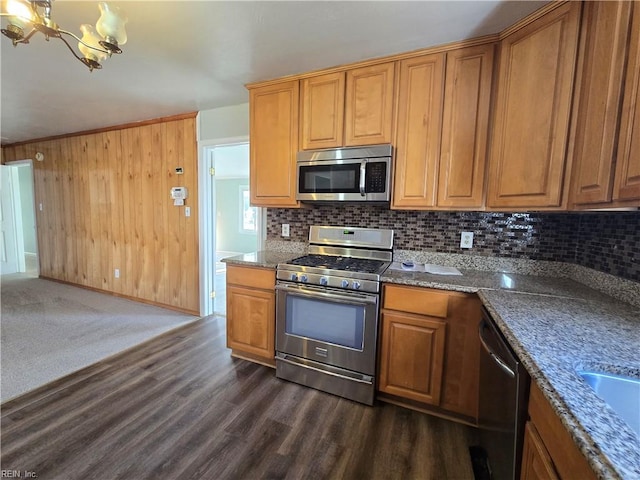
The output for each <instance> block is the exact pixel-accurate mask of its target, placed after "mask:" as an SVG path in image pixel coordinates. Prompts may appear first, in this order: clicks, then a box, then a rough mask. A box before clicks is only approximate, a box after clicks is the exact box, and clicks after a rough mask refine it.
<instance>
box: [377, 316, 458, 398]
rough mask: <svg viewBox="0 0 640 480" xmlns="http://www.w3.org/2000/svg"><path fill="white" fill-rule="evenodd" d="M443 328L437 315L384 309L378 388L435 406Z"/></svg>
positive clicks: (442, 360) (440, 363)
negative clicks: (420, 314)
mask: <svg viewBox="0 0 640 480" xmlns="http://www.w3.org/2000/svg"><path fill="white" fill-rule="evenodd" d="M445 330H446V322H444V321H442V320H438V319H437V318H432V317H425V316H419V315H412V314H408V313H406V314H405V313H399V312H394V311H388V310H387V311H385V310H383V312H382V340H381V344H380V381H379V389H380V390H381V391H383V392H386V393H389V394H392V395H398V396H401V397H405V398H409V399H411V400H416V401H418V402H423V403H428V404H432V405H438V404H439V403H440V391H441V384H442V369H443V362H444V344H445Z"/></svg>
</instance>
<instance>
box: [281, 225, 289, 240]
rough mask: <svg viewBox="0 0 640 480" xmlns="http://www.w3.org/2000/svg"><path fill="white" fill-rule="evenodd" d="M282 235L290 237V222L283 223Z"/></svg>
mask: <svg viewBox="0 0 640 480" xmlns="http://www.w3.org/2000/svg"><path fill="white" fill-rule="evenodd" d="M282 236H283V237H288V236H289V224H288V223H283V224H282Z"/></svg>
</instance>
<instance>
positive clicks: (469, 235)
mask: <svg viewBox="0 0 640 480" xmlns="http://www.w3.org/2000/svg"><path fill="white" fill-rule="evenodd" d="M471 247H473V232H462V233H461V234H460V248H471Z"/></svg>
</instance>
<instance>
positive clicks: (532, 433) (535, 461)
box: [520, 382, 596, 480]
mask: <svg viewBox="0 0 640 480" xmlns="http://www.w3.org/2000/svg"><path fill="white" fill-rule="evenodd" d="M574 478H580V479H582V480H595V478H596V475H595V473H594V472H593V470H592V469H591V467H590V466H589V463H588V462H587V459H586V458H585V457H584V455H582V453H581V452H580V450H578V447H577V446H576V444H575V443H574V441H573V439H572V438H571V435H570V434H569V432H568V431H567V430H566V428H565V427H564V425H563V424H562V421H561V420H560V418H558V416H557V415H556V413H555V412H554V410H553V408H552V407H551V405H550V404H549V402H548V401H547V399H546V398H544V395H543V394H542V391H541V390H540V388H539V387H538V386H537V385H536V384H535V382H532V383H531V392H530V394H529V421H528V422H527V424H526V427H525V432H524V446H523V451H522V469H521V473H520V480H536V479H561V480H562V479H564V480H570V479H574Z"/></svg>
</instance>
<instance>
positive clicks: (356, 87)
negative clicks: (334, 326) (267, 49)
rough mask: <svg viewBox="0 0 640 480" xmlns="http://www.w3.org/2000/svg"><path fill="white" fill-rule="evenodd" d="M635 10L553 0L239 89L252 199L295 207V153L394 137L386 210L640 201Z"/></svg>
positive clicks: (639, 13) (636, 6) (630, 5)
mask: <svg viewBox="0 0 640 480" xmlns="http://www.w3.org/2000/svg"><path fill="white" fill-rule="evenodd" d="M581 16H582V20H581ZM639 17H640V3H638V2H628V1H618V2H604V1H597V2H551V3H549V4H547V5H545V6H544V7H542V8H541V9H540V10H538V11H536V12H534V13H532V14H531V15H530V16H528V17H527V18H524V19H522V20H521V21H520V22H518V23H517V24H515V25H513V26H511V27H509V28H508V29H506V30H505V31H503V32H501V33H499V34H496V35H494V36H491V37H486V38H482V39H470V40H468V41H464V42H461V43H459V44H456V45H447V46H443V47H442V48H438V47H435V48H430V49H425V50H423V51H420V52H418V51H416V52H411V53H404V54H400V55H397V56H393V57H387V58H386V59H378V60H373V61H371V62H362V63H359V64H357V65H351V66H343V67H337V68H332V69H327V70H325V71H323V72H316V73H307V74H302V75H299V76H296V77H289V78H287V79H282V80H281V81H270V82H264V83H261V84H253V85H249V86H248V88H249V90H250V112H251V132H250V134H251V199H252V203H253V204H254V205H260V206H266V207H298V206H299V205H300V204H299V203H298V202H296V201H295V191H296V171H295V155H296V153H297V151H298V150H312V149H323V148H339V147H349V146H364V145H374V144H389V143H390V144H392V145H393V147H394V167H393V170H394V171H393V195H392V201H391V208H394V209H407V210H465V209H466V210H471V209H473V210H498V211H505V210H506V211H522V210H524V211H530V210H536V211H540V210H542V211H544V210H567V209H575V210H579V209H590V208H591V209H592V208H607V207H627V206H631V207H635V206H640V161H638V158H640V133H639V132H640V107H638V104H639V103H640V19H639ZM496 45H498V47H499V48H498V49H496ZM494 54H495V58H494ZM298 87H299V88H300V91H299V92H298ZM298 94H299V95H298Z"/></svg>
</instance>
